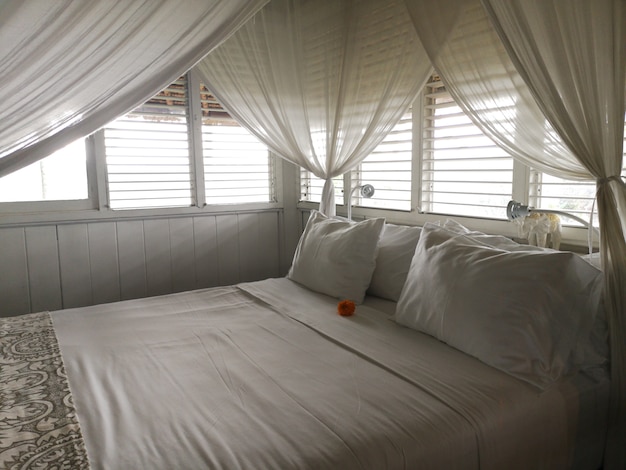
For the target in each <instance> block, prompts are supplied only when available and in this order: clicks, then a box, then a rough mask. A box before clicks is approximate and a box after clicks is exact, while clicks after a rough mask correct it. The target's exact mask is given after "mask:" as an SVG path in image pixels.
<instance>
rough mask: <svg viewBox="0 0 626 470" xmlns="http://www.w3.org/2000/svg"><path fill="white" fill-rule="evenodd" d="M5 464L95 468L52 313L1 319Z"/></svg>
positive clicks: (0, 413) (0, 425)
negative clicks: (87, 450)
mask: <svg viewBox="0 0 626 470" xmlns="http://www.w3.org/2000/svg"><path fill="white" fill-rule="evenodd" d="M0 468H6V469H7V470H12V469H18V468H19V469H31V468H32V469H34V468H36V469H45V468H71V469H87V468H89V462H88V460H87V452H86V450H85V445H84V442H83V437H82V434H81V431H80V426H79V425H78V418H77V416H76V410H75V409H74V404H73V401H72V394H71V392H70V388H69V384H68V381H67V377H66V374H65V367H64V366H63V359H62V358H61V353H60V351H59V345H58V343H57V338H56V336H55V333H54V328H53V326H52V320H51V318H50V315H49V314H48V312H41V313H33V314H29V315H22V316H17V317H9V318H0Z"/></svg>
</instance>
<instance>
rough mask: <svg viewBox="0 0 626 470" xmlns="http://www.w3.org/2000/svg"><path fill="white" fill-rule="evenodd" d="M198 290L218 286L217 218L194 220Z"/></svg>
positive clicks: (197, 218)
mask: <svg viewBox="0 0 626 470" xmlns="http://www.w3.org/2000/svg"><path fill="white" fill-rule="evenodd" d="M193 239H194V247H195V262H196V266H195V268H196V269H195V271H196V288H198V289H200V288H202V287H211V286H217V285H218V284H219V267H218V263H217V252H218V246H217V224H216V221H215V217H195V218H194V220H193Z"/></svg>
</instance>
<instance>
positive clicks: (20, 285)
mask: <svg viewBox="0 0 626 470" xmlns="http://www.w3.org/2000/svg"><path fill="white" fill-rule="evenodd" d="M280 225H281V212H280V211H279V210H276V211H264V212H250V213H237V214H219V215H202V216H189V217H172V218H158V219H144V220H122V221H119V220H118V221H96V222H84V223H67V224H52V225H32V226H24V227H7V228H0V316H11V315H18V314H22V313H28V312H38V311H42V310H58V309H61V308H71V307H80V306H85V305H94V304H99V303H105V302H114V301H117V300H126V299H133V298H138V297H147V296H153V295H160V294H167V293H171V292H179V291H184V290H191V289H198V288H203V287H212V286H217V285H228V284H235V283H238V282H244V281H254V280H259V279H264V278H268V277H277V276H280V275H282V274H284V273H281V271H282V270H284V267H283V268H282V269H281V257H284V256H285V254H284V253H281V227H280ZM287 256H288V255H287ZM282 264H283V265H284V262H283V263H282Z"/></svg>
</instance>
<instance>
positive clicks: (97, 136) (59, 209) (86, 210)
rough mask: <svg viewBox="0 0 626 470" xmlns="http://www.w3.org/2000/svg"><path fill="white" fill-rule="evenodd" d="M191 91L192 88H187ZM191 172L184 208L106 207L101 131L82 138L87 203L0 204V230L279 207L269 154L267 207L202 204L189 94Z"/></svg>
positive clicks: (193, 76) (276, 172)
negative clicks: (189, 192) (187, 202)
mask: <svg viewBox="0 0 626 470" xmlns="http://www.w3.org/2000/svg"><path fill="white" fill-rule="evenodd" d="M188 86H189V89H190V90H192V89H193V90H196V89H197V90H199V89H200V78H199V75H198V73H197V72H196V71H195V70H191V71H190V72H189V73H188ZM192 87H193V88H192ZM188 106H189V121H190V123H189V138H190V171H191V175H192V176H191V178H192V202H193V205H191V206H189V207H157V208H145V209H116V210H112V209H110V208H109V201H108V194H109V193H108V186H107V177H106V173H107V172H106V155H105V153H106V152H105V145H104V131H103V130H99V131H97V132H95V133H94V134H92V135H91V136H89V137H87V138H86V145H87V178H88V198H87V199H82V200H72V201H32V202H30V201H29V202H4V203H0V226H5V225H20V224H24V223H39V222H63V221H75V220H100V219H120V218H124V219H126V218H134V217H137V218H142V217H153V216H173V215H195V214H200V213H203V212H206V213H232V212H238V211H257V210H275V209H280V208H282V207H283V206H284V198H283V188H282V186H283V169H282V165H280V164H278V158H279V157H277V156H276V155H275V154H274V153H273V152H271V151H270V152H269V170H270V178H271V188H272V190H273V200H272V201H268V202H253V203H234V204H214V205H206V204H205V203H204V201H205V188H204V173H203V172H204V162H203V156H202V141H201V133H202V131H201V126H202V119H201V116H202V114H201V104H200V93H189V103H188Z"/></svg>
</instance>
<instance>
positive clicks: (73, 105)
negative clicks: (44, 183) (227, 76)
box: [0, 0, 268, 176]
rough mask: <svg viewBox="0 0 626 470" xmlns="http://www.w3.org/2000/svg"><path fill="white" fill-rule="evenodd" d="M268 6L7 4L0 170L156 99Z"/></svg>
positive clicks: (96, 0)
mask: <svg viewBox="0 0 626 470" xmlns="http://www.w3.org/2000/svg"><path fill="white" fill-rule="evenodd" d="M267 2H268V0H212V1H208V0H185V1H184V2H178V1H174V0H143V1H128V0H90V1H73V0H54V1H49V0H4V1H2V2H0V83H1V84H2V85H1V86H0V103H2V106H0V122H1V123H2V124H1V125H0V176H3V175H5V174H8V173H10V172H12V171H15V170H17V169H19V168H21V167H24V166H26V165H28V164H30V163H32V162H34V161H37V160H39V159H41V158H43V157H45V156H47V155H48V154H50V153H52V152H53V151H54V150H57V149H58V148H61V147H63V146H64V145H66V144H68V143H70V142H72V141H73V140H75V139H77V138H80V137H83V136H85V135H88V134H90V133H91V132H93V131H95V130H97V129H98V128H100V127H101V126H103V125H105V124H106V123H107V122H109V121H111V120H113V119H115V118H116V117H118V116H120V115H122V114H124V113H126V112H128V111H130V110H131V109H133V108H134V107H136V106H137V105H139V104H141V103H143V102H144V101H146V100H147V99H149V98H150V97H152V96H154V95H155V94H156V93H157V92H159V91H160V90H161V89H163V88H164V87H165V86H167V85H168V84H169V83H171V82H172V81H174V80H175V79H176V78H177V77H178V76H179V75H180V74H182V73H184V72H185V71H187V70H188V69H189V68H190V67H192V66H193V65H194V64H195V63H196V62H197V61H198V60H200V59H201V58H202V57H204V56H205V55H206V54H207V53H208V52H209V51H210V50H211V49H213V48H214V47H215V46H217V45H218V44H219V43H220V42H221V41H223V40H224V39H225V38H226V37H227V36H228V35H229V34H231V33H232V32H233V31H234V30H235V29H237V28H238V27H239V26H241V25H242V24H243V23H244V22H245V21H246V20H247V19H248V18H249V17H250V16H252V15H253V14H254V13H255V12H256V11H257V10H258V9H259V8H261V7H262V6H263V5H264V4H265V3H267Z"/></svg>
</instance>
